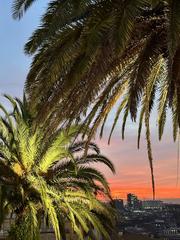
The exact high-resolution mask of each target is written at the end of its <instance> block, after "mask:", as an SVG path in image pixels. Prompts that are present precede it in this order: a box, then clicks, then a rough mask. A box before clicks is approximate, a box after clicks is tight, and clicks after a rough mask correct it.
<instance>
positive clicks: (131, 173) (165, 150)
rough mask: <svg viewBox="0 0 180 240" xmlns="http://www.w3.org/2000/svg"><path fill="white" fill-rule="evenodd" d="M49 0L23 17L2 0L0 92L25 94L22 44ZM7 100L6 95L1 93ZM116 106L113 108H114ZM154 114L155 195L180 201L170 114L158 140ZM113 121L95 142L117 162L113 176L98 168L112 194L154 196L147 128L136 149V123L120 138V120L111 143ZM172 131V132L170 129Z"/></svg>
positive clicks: (26, 64)
mask: <svg viewBox="0 0 180 240" xmlns="http://www.w3.org/2000/svg"><path fill="white" fill-rule="evenodd" d="M46 2H47V0H39V1H37V2H36V3H35V4H34V6H33V7H32V8H31V9H30V10H29V11H28V12H27V14H26V15H25V16H24V18H23V19H22V20H21V21H15V20H13V19H12V16H11V3H12V1H11V0H7V1H4V2H0V9H1V10H0V11H1V13H0V18H1V19H0V36H1V38H0V39H1V45H2V46H6V44H7V46H8V47H4V48H2V52H1V56H0V63H1V67H2V70H1V72H0V82H1V89H0V93H1V94H2V93H7V94H11V95H13V96H16V97H22V95H23V85H24V81H25V77H26V74H27V72H28V68H29V67H30V63H31V57H29V56H25V54H24V53H23V46H24V44H25V42H26V41H27V40H28V38H29V37H30V35H31V33H32V31H33V30H34V29H35V28H36V27H37V26H38V25H39V20H40V16H41V14H42V13H43V12H44V10H45V7H46ZM0 99H1V101H2V102H3V103H4V99H3V98H2V97H1V98H0ZM114 111H115V110H113V112H114ZM154 115H155V114H153V115H152V116H151V130H152V133H151V139H152V145H153V156H154V171H155V180H156V198H157V199H169V200H172V201H179V203H180V182H177V170H179V169H177V143H176V144H174V143H173V138H172V134H171V131H170V129H171V127H170V116H169V120H168V122H167V124H166V127H165V134H164V137H163V140H162V141H161V142H159V141H158V137H157V127H156V119H155V116H154ZM112 121H113V114H111V116H110V117H109V119H108V123H107V126H106V127H105V136H104V137H103V138H102V139H101V140H100V139H99V137H98V136H97V137H96V142H97V144H98V146H99V147H100V150H101V152H102V154H103V155H105V156H107V157H109V159H110V160H112V162H113V163H114V165H115V168H116V175H114V176H113V174H112V173H110V171H109V170H107V169H106V168H104V167H103V168H101V166H100V165H98V168H99V169H101V170H102V171H103V173H104V174H105V176H106V177H107V179H108V181H109V183H110V187H111V191H112V196H113V197H119V198H124V197H125V195H126V194H127V193H129V192H133V193H134V194H135V195H137V196H139V198H141V199H145V198H146V199H151V198H152V188H151V178H150V169H149V163H148V158H147V152H146V143H145V135H144V131H143V134H142V139H141V148H140V149H139V150H138V149H137V146H136V145H137V123H136V124H135V123H132V122H131V121H130V119H129V120H128V124H127V130H126V134H125V140H124V141H123V140H122V139H121V130H120V128H121V121H120V123H119V124H118V126H117V128H116V130H115V133H114V135H113V137H112V141H111V144H110V145H108V143H107V142H108V133H109V131H110V128H111V124H112ZM169 132H170V133H169Z"/></svg>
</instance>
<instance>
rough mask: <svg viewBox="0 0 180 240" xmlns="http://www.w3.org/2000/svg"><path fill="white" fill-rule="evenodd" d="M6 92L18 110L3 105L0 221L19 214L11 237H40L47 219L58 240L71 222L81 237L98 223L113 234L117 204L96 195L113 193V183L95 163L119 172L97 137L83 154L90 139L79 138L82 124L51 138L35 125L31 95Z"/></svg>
mask: <svg viewBox="0 0 180 240" xmlns="http://www.w3.org/2000/svg"><path fill="white" fill-rule="evenodd" d="M6 97H7V98H8V99H9V101H10V102H11V104H12V106H13V111H12V112H8V111H7V110H6V109H5V108H4V107H3V106H2V105H0V109H1V110H2V112H3V115H4V116H2V117H1V118H0V223H1V224H2V223H3V222H4V219H5V217H6V216H7V214H9V215H10V216H14V218H15V219H14V224H13V225H12V226H11V230H10V239H16V240H17V239H19V240H22V239H25V240H26V239H27V240H31V239H32V240H36V239H39V236H40V226H41V221H42V220H43V219H45V220H46V222H47V223H48V224H50V225H51V226H52V227H53V229H54V232H55V236H56V239H57V240H58V239H62V238H63V239H66V238H65V225H66V223H68V222H69V223H70V224H71V227H72V229H73V231H74V232H75V233H76V235H77V236H78V237H79V239H84V238H83V235H84V234H87V233H88V232H89V231H90V230H91V228H93V227H94V228H96V229H97V231H98V232H99V233H100V234H102V235H103V236H104V237H105V239H109V234H108V232H109V230H110V228H111V227H112V210H111V209H110V208H109V207H107V206H106V205H105V204H104V203H102V202H101V201H100V200H98V198H97V195H98V194H103V196H104V197H107V198H110V190H109V186H108V183H107V181H106V179H105V177H104V176H103V174H102V173H101V172H100V171H98V170H97V169H96V168H94V167H92V166H90V164H91V163H96V162H100V163H103V164H105V165H106V166H108V167H109V168H110V169H111V170H112V171H113V172H114V171H115V170H114V166H113V164H112V163H111V162H110V160H108V159H107V158H106V157H104V156H102V155H101V154H100V151H99V148H98V147H97V146H96V145H95V144H93V143H90V144H89V150H90V152H88V154H87V155H86V156H85V155H84V154H82V153H83V149H84V147H85V146H86V142H83V141H74V137H75V135H76V134H77V130H78V127H75V126H73V127H71V128H69V129H68V130H65V129H64V130H63V129H56V130H55V131H54V132H52V133H51V136H49V137H48V138H46V131H45V127H43V126H42V125H41V126H40V127H37V126H36V127H32V126H33V119H32V118H31V115H30V114H29V112H28V108H27V102H26V100H24V101H23V102H21V101H20V100H19V99H13V98H11V97H10V96H6ZM102 219H105V220H107V223H105V221H104V220H103V221H102Z"/></svg>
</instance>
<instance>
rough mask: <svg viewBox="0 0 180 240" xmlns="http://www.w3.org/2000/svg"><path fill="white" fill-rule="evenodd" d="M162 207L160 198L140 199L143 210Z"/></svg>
mask: <svg viewBox="0 0 180 240" xmlns="http://www.w3.org/2000/svg"><path fill="white" fill-rule="evenodd" d="M163 207H164V203H163V202H162V201H160V200H147V201H142V208H143V209H145V210H148V209H149V210H161V209H162V208H163Z"/></svg>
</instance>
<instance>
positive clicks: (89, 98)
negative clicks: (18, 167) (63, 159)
mask: <svg viewBox="0 0 180 240" xmlns="http://www.w3.org/2000/svg"><path fill="white" fill-rule="evenodd" d="M33 2H34V1H33V0H15V1H14V7H13V10H14V13H13V15H14V17H15V18H20V17H21V16H22V15H23V13H24V12H25V11H26V10H27V9H28V8H29V6H30V5H31V4H32V3H33ZM179 43H180V1H179V0H113V1H112V0H105V1H104V0H103V1H101V0H98V1H94V0H77V1H73V0H64V1H58V0H54V1H50V2H49V5H48V8H47V11H46V13H45V14H44V15H43V17H42V20H41V25H40V27H39V28H38V29H37V30H36V31H35V32H34V33H33V34H32V36H31V38H30V39H29V42H28V43H27V44H26V46H25V52H26V53H27V54H33V55H34V60H33V62H32V65H31V69H30V72H29V74H28V76H27V81H26V93H27V96H28V101H29V103H30V104H31V106H32V112H33V114H34V115H35V116H36V117H37V119H38V121H41V119H42V116H43V117H44V116H47V117H49V113H50V112H51V121H52V122H53V124H52V125H51V126H57V125H58V124H59V122H60V121H61V122H63V121H64V120H65V122H66V123H67V122H68V123H72V122H73V120H74V119H77V120H79V119H81V116H82V113H83V114H86V113H87V110H88V106H91V111H90V113H89V114H88V115H87V114H86V120H85V125H86V126H87V128H88V127H89V126H90V127H91V131H89V139H91V138H92V136H93V135H94V133H95V132H96V130H97V127H98V126H100V125H102V131H101V136H102V133H103V128H104V124H105V122H106V119H107V117H108V114H109V113H110V111H111V109H112V108H113V106H114V105H115V104H116V103H117V102H118V105H119V107H118V109H117V113H116V115H115V118H114V123H113V126H112V130H111V132H110V137H109V142H110V138H111V135H112V133H113V130H114V128H115V126H116V124H117V122H118V119H119V117H120V114H121V113H122V112H123V113H124V116H123V124H122V137H123V138H124V131H125V126H126V120H127V118H128V116H129V115H130V116H131V118H132V120H133V121H135V120H136V119H137V115H138V109H140V116H139V129H138V147H139V143H140V135H141V129H142V124H143V122H145V126H146V138H147V148H148V156H149V161H150V167H151V173H152V183H153V188H154V176H153V175H154V173H153V166H152V153H151V144H150V126H149V118H150V114H151V111H152V109H153V107H154V105H155V106H157V104H154V103H155V102H157V101H155V100H157V99H158V101H159V104H158V125H159V139H161V137H162V135H163V130H164V126H165V122H166V112H167V109H169V108H170V109H171V111H172V122H173V123H172V125H173V136H174V140H176V137H177V133H178V128H179V126H180V73H179V71H180V70H179V69H180V61H179V58H180V45H179ZM62 112H63V114H62ZM67 119H68V121H67Z"/></svg>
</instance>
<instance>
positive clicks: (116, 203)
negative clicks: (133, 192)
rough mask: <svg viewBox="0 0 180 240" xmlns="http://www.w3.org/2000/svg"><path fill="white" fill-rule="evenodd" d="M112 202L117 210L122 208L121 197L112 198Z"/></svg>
mask: <svg viewBox="0 0 180 240" xmlns="http://www.w3.org/2000/svg"><path fill="white" fill-rule="evenodd" d="M113 204H114V206H115V208H116V209H117V210H123V209H124V202H123V200H122V199H113Z"/></svg>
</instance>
